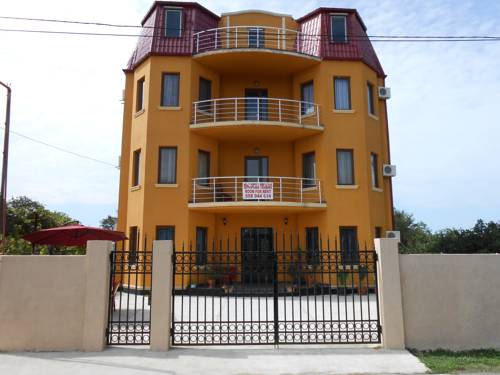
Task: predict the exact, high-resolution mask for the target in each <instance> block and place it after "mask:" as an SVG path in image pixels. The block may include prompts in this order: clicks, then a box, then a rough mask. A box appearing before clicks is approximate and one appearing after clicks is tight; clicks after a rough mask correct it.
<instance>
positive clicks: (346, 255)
mask: <svg viewBox="0 0 500 375" xmlns="http://www.w3.org/2000/svg"><path fill="white" fill-rule="evenodd" d="M358 249H359V247H358V230H357V228H355V227H341V228H340V250H341V252H342V263H343V264H358V263H359V251H358Z"/></svg>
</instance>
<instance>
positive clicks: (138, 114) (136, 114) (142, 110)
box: [134, 108, 146, 118]
mask: <svg viewBox="0 0 500 375" xmlns="http://www.w3.org/2000/svg"><path fill="white" fill-rule="evenodd" d="M144 112H146V109H145V108H143V109H141V110H140V111H137V112H135V113H134V118H137V117H139V116H140V115H142V114H143V113H144Z"/></svg>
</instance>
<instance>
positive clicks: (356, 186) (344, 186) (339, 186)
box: [335, 185, 359, 190]
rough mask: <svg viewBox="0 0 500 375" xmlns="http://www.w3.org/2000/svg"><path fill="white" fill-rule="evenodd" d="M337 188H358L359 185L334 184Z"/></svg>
mask: <svg viewBox="0 0 500 375" xmlns="http://www.w3.org/2000/svg"><path fill="white" fill-rule="evenodd" d="M335 187H336V188H337V189H344V190H356V189H359V185H335Z"/></svg>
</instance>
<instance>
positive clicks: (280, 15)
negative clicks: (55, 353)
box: [221, 9, 293, 18]
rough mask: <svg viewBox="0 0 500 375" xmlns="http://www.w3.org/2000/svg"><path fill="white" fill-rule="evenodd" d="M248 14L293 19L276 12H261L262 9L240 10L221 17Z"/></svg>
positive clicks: (223, 14)
mask: <svg viewBox="0 0 500 375" xmlns="http://www.w3.org/2000/svg"><path fill="white" fill-rule="evenodd" d="M246 13H260V14H267V15H269V16H276V17H290V18H293V16H292V15H291V14H284V13H275V12H270V11H267V10H260V9H247V10H239V11H237V12H227V13H222V14H221V17H225V16H237V15H240V14H246Z"/></svg>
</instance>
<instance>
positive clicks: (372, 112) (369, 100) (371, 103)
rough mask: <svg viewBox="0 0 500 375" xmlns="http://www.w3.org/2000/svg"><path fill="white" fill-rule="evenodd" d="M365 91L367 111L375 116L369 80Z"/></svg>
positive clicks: (371, 86) (371, 87)
mask: <svg viewBox="0 0 500 375" xmlns="http://www.w3.org/2000/svg"><path fill="white" fill-rule="evenodd" d="M366 93H367V96H368V113H369V114H371V115H374V116H375V105H374V104H373V85H372V84H371V83H370V82H368V83H367V84H366Z"/></svg>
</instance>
